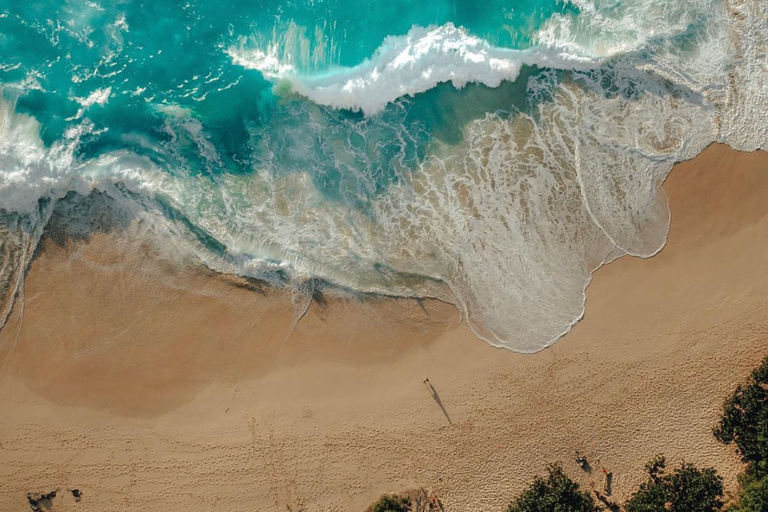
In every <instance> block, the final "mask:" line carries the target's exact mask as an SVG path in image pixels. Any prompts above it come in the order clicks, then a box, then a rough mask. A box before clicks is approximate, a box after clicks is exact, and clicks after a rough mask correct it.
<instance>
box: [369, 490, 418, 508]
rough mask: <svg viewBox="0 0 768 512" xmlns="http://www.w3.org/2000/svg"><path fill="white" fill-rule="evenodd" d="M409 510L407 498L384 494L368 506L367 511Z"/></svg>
mask: <svg viewBox="0 0 768 512" xmlns="http://www.w3.org/2000/svg"><path fill="white" fill-rule="evenodd" d="M410 510H411V507H410V503H409V502H408V498H406V497H404V496H396V495H394V494H385V495H384V496H382V497H381V498H379V501H377V502H376V503H374V504H373V505H371V506H370V507H368V512H409V511H410Z"/></svg>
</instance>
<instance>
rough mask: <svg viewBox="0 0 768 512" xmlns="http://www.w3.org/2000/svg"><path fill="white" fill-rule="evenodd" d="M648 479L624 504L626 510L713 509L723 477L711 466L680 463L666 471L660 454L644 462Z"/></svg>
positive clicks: (716, 507) (720, 493)
mask: <svg viewBox="0 0 768 512" xmlns="http://www.w3.org/2000/svg"><path fill="white" fill-rule="evenodd" d="M645 468H646V470H647V471H648V480H647V481H645V482H644V483H643V484H641V485H640V489H639V490H638V491H637V492H636V493H635V494H634V495H633V496H632V497H631V498H630V499H629V501H627V503H626V504H625V510H626V512H667V511H668V512H713V511H716V510H719V509H720V507H721V505H722V497H723V479H722V478H721V477H720V476H719V475H718V474H717V473H716V472H715V470H714V469H713V468H704V469H698V468H697V467H696V466H694V465H693V464H685V463H683V464H681V465H680V467H679V468H677V469H675V470H674V471H673V472H672V473H668V472H667V463H666V460H665V459H664V457H661V456H658V457H656V458H655V459H653V460H652V461H651V462H649V463H648V464H646V466H645Z"/></svg>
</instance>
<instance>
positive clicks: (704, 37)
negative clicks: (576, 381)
mask: <svg viewBox="0 0 768 512" xmlns="http://www.w3.org/2000/svg"><path fill="white" fill-rule="evenodd" d="M766 19H768V7H767V6H766V5H765V3H764V2H762V1H760V0H745V1H743V2H741V3H739V4H738V5H737V4H735V3H733V2H731V3H730V4H728V5H726V4H725V3H723V2H722V1H721V0H695V1H683V0H674V1H669V0H664V1H662V0H624V1H616V0H596V1H591V2H590V1H584V0H579V1H570V2H563V1H537V2H530V1H528V2H523V1H517V0H514V1H510V0H508V1H498V0H494V1H490V2H484V3H482V5H480V6H478V4H477V3H476V2H468V1H464V0H461V1H458V0H454V1H447V0H435V1H430V2H423V1H422V2H415V1H411V0H399V1H397V0H395V1H393V0H387V1H384V0H368V1H367V2H365V3H362V4H361V3H359V2H348V1H344V0H328V1H322V0H319V1H313V2H293V1H286V0H282V1H277V0H270V1H258V2H255V1H249V2H239V3H237V5H234V6H227V7H226V8H224V7H222V5H221V3H220V2H213V1H211V0H197V1H191V2H174V1H168V0H165V1H155V2H134V1H121V2H95V1H87V2H84V1H80V0H78V1H61V2H56V3H54V4H52V3H51V2H35V1H32V2H17V1H15V0H14V1H10V0H0V84H2V85H0V87H2V100H0V101H2V104H1V105H0V107H1V108H0V210H1V211H2V212H3V214H4V218H5V219H6V220H5V222H4V224H5V225H7V226H8V227H7V229H5V231H4V233H3V246H2V248H3V252H2V254H3V260H2V261H3V268H4V271H3V280H2V285H3V289H4V290H7V293H6V297H11V298H12V297H13V296H14V294H15V293H16V291H17V290H19V289H20V288H19V287H20V286H21V282H22V281H21V280H20V279H19V276H20V272H21V269H23V267H24V266H25V265H26V262H27V261H28V259H29V258H31V255H32V253H33V249H34V246H35V245H36V244H37V242H38V241H39V238H40V236H41V233H42V230H43V227H44V226H45V224H46V222H47V220H48V218H49V216H50V215H51V212H52V211H53V208H54V207H55V205H56V203H57V202H59V201H62V200H64V201H69V200H71V198H72V197H73V196H72V195H71V194H70V195H69V196H68V195H67V194H68V193H71V192H72V191H74V192H77V193H79V194H81V195H87V194H88V193H89V192H90V191H91V190H93V189H98V190H100V191H102V192H104V193H106V194H108V195H109V196H111V197H112V198H113V199H114V200H116V201H118V202H119V203H120V205H121V207H120V211H122V212H126V213H125V214H126V215H127V216H130V217H131V218H138V219H141V221H142V222H144V223H145V224H146V226H148V228H149V229H151V230H152V231H154V232H155V233H156V234H157V235H158V236H159V237H160V238H161V239H162V240H164V243H166V244H168V245H169V247H172V248H173V250H175V251H178V252H179V253H182V254H187V255H188V256H189V257H191V258H194V259H197V260H199V261H200V262H202V263H204V264H205V265H208V266H210V267H211V268H214V269H216V270H218V271H223V272H229V273H235V274H242V275H246V276H250V277H256V278H259V279H264V280H267V281H269V282H272V283H274V284H277V285H280V286H290V287H295V288H296V290H298V291H299V293H311V292H308V291H307V289H308V288H307V285H306V284H307V283H311V282H314V280H315V279H322V280H324V281H328V282H330V283H333V284H336V285H339V286H342V287H345V288H348V289H351V290H358V291H361V292H374V293H383V294H388V295H402V296H435V297H439V298H441V299H444V300H449V301H451V302H454V303H455V304H456V305H457V307H458V308H459V309H460V310H461V311H462V313H463V314H464V315H465V318H466V320H467V322H468V324H469V325H470V326H471V327H472V328H473V330H474V331H475V332H476V333H477V334H478V335H479V336H480V337H482V338H483V339H485V340H486V341H488V342H489V343H491V344H494V345H497V346H503V347H506V348H509V349H512V350H516V351H522V352H533V351H536V350H540V349H542V348H544V347H546V346H547V345H549V344H551V343H552V342H554V341H555V340H556V339H557V338H559V337H560V336H561V335H562V334H563V333H564V332H566V331H567V330H568V329H569V328H570V327H571V326H572V325H573V324H574V323H575V322H576V321H578V319H579V318H580V317H581V315H582V313H583V306H584V289H585V287H586V285H587V284H588V282H589V279H590V276H591V272H592V271H594V270H595V269H596V268H597V267H599V266H600V265H601V264H603V263H604V262H606V261H610V260H611V259H613V258H616V257H618V256H621V255H623V254H632V255H636V256H650V255H653V254H655V253H656V252H657V251H658V250H660V248H661V247H662V246H663V244H664V240H665V237H666V233H667V229H668V223H669V218H668V217H669V215H668V210H667V205H666V199H665V197H664V194H663V192H662V191H661V189H660V185H661V183H662V182H663V180H664V178H665V177H666V175H667V173H668V172H669V170H670V169H671V167H672V164H673V163H674V162H676V161H680V160H684V159H688V158H692V157H693V156H695V155H696V154H697V153H698V152H700V151H701V150H702V149H703V148H704V147H706V146H707V145H708V144H710V143H712V142H714V141H720V142H725V143H728V144H730V145H732V146H733V147H735V148H737V149H744V150H752V149H756V148H766V146H768V123H766V119H765V117H766V116H765V114H764V112H765V111H766V107H768V69H767V68H768V65H767V64H766V58H767V57H766V55H767V52H768V27H767V26H766V23H765V20H766ZM65 197H67V199H62V198H65ZM70 211H71V212H72V219H70V222H72V224H73V225H77V223H78V222H82V221H83V220H82V219H78V218H77V217H78V215H85V214H83V213H82V212H81V210H78V209H77V208H71V209H70ZM87 215H94V212H93V211H92V210H90V209H89V210H88V211H87ZM96 215H98V214H96Z"/></svg>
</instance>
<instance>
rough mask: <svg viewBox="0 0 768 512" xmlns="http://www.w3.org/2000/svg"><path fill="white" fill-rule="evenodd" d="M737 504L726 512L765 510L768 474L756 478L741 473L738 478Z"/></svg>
mask: <svg viewBox="0 0 768 512" xmlns="http://www.w3.org/2000/svg"><path fill="white" fill-rule="evenodd" d="M739 481H740V483H741V490H740V491H739V504H738V505H736V506H734V507H731V508H729V509H728V512H765V511H766V510H768V476H764V477H762V478H757V477H754V476H751V475H742V476H741V477H740V478H739Z"/></svg>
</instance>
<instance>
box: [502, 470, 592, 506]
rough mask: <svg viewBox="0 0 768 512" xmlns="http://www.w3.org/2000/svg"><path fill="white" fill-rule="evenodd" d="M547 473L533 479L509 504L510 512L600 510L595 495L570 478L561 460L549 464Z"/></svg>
mask: <svg viewBox="0 0 768 512" xmlns="http://www.w3.org/2000/svg"><path fill="white" fill-rule="evenodd" d="M547 473H548V474H547V477H546V478H544V477H541V476H537V477H536V479H535V480H534V481H533V483H532V484H531V485H530V487H528V489H526V490H525V491H524V492H523V493H522V494H521V495H520V496H519V497H518V498H517V499H516V500H515V501H514V502H512V503H511V504H510V505H509V507H508V508H507V512H598V511H599V510H600V507H598V506H597V505H596V504H595V501H594V500H593V499H592V496H591V495H590V494H589V493H588V492H585V491H582V490H581V489H580V488H579V484H577V483H576V482H574V481H573V480H571V479H570V478H568V476H567V475H566V474H565V473H564V472H563V468H562V467H561V466H559V465H557V464H554V465H550V466H549V467H548V468H547Z"/></svg>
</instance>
